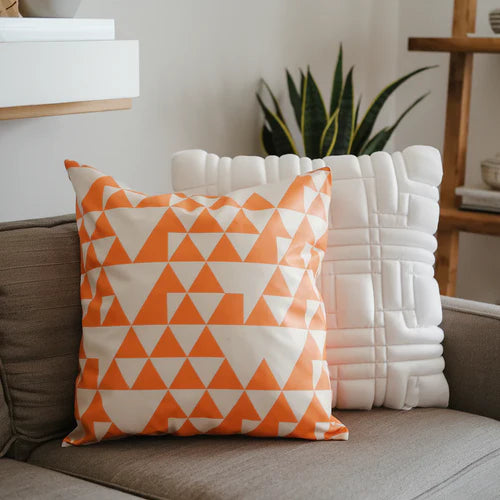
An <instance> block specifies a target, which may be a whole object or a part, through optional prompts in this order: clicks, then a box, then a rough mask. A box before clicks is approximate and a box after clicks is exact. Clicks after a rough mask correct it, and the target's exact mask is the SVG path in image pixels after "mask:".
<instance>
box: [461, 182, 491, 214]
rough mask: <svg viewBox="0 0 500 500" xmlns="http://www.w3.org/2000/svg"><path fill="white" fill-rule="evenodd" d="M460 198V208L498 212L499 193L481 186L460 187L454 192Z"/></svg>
mask: <svg viewBox="0 0 500 500" xmlns="http://www.w3.org/2000/svg"><path fill="white" fill-rule="evenodd" d="M455 194H456V195H457V196H461V197H462V204H461V207H462V208H466V209H469V210H483V211H488V212H500V191H495V190H494V189H491V188H490V187H488V186H485V185H483V184H481V185H478V186H460V187H457V189H456V190H455Z"/></svg>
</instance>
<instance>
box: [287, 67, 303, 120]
mask: <svg viewBox="0 0 500 500" xmlns="http://www.w3.org/2000/svg"><path fill="white" fill-rule="evenodd" d="M286 82H287V85H288V95H289V96H290V102H291V103H292V108H293V112H294V114H295V119H296V120H297V125H298V126H299V128H300V120H301V117H302V98H301V93H302V90H301V92H300V93H299V92H298V90H297V87H296V86H295V82H294V81H293V78H292V75H290V72H289V71H288V70H286Z"/></svg>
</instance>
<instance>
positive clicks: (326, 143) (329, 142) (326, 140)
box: [320, 108, 339, 157]
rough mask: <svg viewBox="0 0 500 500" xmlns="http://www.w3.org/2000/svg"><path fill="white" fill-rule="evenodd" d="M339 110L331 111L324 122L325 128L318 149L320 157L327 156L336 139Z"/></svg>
mask: <svg viewBox="0 0 500 500" xmlns="http://www.w3.org/2000/svg"><path fill="white" fill-rule="evenodd" d="M338 118H339V110H338V108H337V110H336V111H335V112H334V113H333V115H332V116H330V118H329V119H328V122H327V123H326V127H325V130H323V134H322V135H321V143H320V151H321V157H325V156H329V155H331V153H332V150H333V146H334V144H335V141H336V140H337V134H338V131H339V120H338Z"/></svg>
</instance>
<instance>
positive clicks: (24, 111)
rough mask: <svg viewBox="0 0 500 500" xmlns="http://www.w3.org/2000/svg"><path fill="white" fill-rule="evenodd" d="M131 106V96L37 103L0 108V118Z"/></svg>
mask: <svg viewBox="0 0 500 500" xmlns="http://www.w3.org/2000/svg"><path fill="white" fill-rule="evenodd" d="M131 108H132V99H131V98H130V99H128V98H125V99H105V100H100V101H80V102H61V103H58V104H37V105H33V106H12V107H9V108H0V120H18V119H20V118H41V117H43V116H59V115H70V114H74V113H97V112H100V111H116V110H121V109H131Z"/></svg>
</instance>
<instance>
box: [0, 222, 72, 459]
mask: <svg viewBox="0 0 500 500" xmlns="http://www.w3.org/2000/svg"><path fill="white" fill-rule="evenodd" d="M79 252H80V250H79V242H78V233H77V229H76V224H75V219H74V216H62V217H54V218H48V219H41V220H30V221H22V222H9V223H1V224H0V361H1V364H2V366H3V378H4V381H3V384H4V390H5V391H6V392H7V400H9V403H10V406H11V409H10V410H11V415H12V422H11V426H12V430H13V432H14V435H15V441H14V447H13V448H12V449H11V450H10V453H9V454H10V455H11V456H15V457H16V458H23V457H22V455H25V454H26V453H28V452H29V450H30V448H31V447H32V446H33V445H34V444H36V443H39V442H42V441H44V440H47V439H51V438H54V437H58V436H62V435H64V434H65V433H67V432H68V431H69V430H71V428H72V427H73V426H74V420H73V398H74V381H75V378H76V375H77V370H78V348H79V343H80V337H81V306H80V294H79V284H80V255H79Z"/></svg>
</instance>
